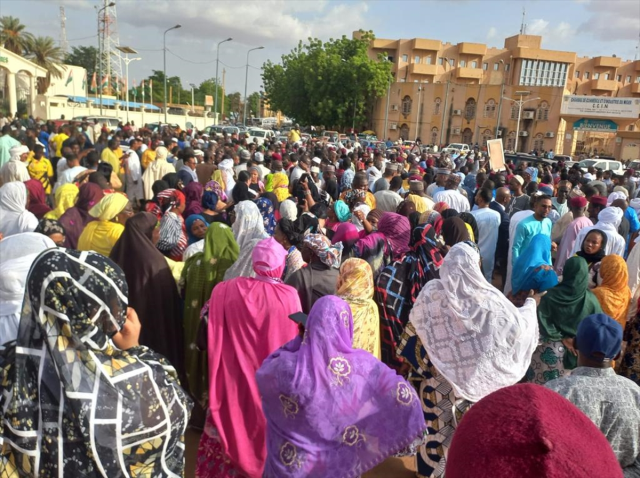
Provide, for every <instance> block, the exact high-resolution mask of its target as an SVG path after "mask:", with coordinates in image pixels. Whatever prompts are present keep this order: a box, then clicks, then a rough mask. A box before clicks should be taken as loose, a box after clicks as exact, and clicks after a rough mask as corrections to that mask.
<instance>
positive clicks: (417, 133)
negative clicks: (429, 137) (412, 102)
mask: <svg viewBox="0 0 640 478" xmlns="http://www.w3.org/2000/svg"><path fill="white" fill-rule="evenodd" d="M421 95H422V86H418V107H417V108H416V140H417V139H418V138H419V137H420V97H421Z"/></svg>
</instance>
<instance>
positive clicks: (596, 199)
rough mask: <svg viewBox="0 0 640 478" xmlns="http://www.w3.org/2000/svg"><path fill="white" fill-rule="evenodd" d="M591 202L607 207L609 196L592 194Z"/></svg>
mask: <svg viewBox="0 0 640 478" xmlns="http://www.w3.org/2000/svg"><path fill="white" fill-rule="evenodd" d="M589 202H590V203H591V204H595V205H596V206H602V207H607V198H606V197H604V196H591V199H589Z"/></svg>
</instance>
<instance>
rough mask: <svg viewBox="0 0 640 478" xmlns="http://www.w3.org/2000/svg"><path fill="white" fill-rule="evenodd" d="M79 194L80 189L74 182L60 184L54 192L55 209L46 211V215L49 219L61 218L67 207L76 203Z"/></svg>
mask: <svg viewBox="0 0 640 478" xmlns="http://www.w3.org/2000/svg"><path fill="white" fill-rule="evenodd" d="M78 194H80V190H79V189H78V186H76V185H75V184H73V183H69V184H63V185H62V186H60V187H59V188H58V189H56V192H55V194H54V197H55V205H56V207H55V209H53V210H52V211H49V212H48V213H46V214H45V215H44V217H46V218H47V219H56V220H57V219H60V217H62V215H63V214H64V213H65V211H66V210H67V209H69V208H72V207H73V206H74V205H75V203H76V199H77V198H78Z"/></svg>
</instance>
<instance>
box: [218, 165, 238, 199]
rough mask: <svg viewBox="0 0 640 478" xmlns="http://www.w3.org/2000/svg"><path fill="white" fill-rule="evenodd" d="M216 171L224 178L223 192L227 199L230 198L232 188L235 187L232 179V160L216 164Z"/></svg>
mask: <svg viewBox="0 0 640 478" xmlns="http://www.w3.org/2000/svg"><path fill="white" fill-rule="evenodd" d="M218 169H219V170H220V171H221V172H222V174H223V176H224V182H225V190H224V192H225V194H226V195H227V196H228V197H231V196H232V193H233V188H234V187H235V185H236V181H235V179H234V178H233V159H224V160H222V161H220V164H218Z"/></svg>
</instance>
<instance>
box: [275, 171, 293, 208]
mask: <svg viewBox="0 0 640 478" xmlns="http://www.w3.org/2000/svg"><path fill="white" fill-rule="evenodd" d="M273 193H274V194H275V195H276V197H277V198H278V201H280V202H282V201H284V200H285V199H287V198H288V197H289V196H291V195H290V194H289V177H288V176H287V175H286V174H285V173H283V172H282V171H278V172H277V173H273Z"/></svg>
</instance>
